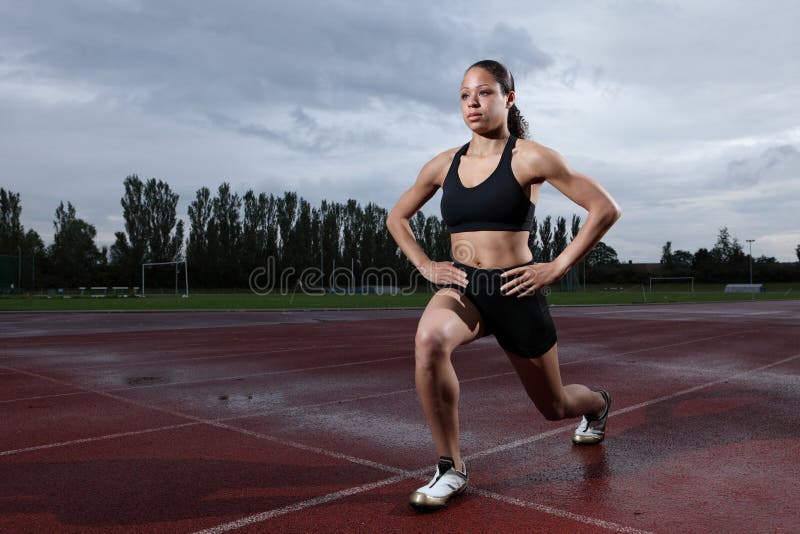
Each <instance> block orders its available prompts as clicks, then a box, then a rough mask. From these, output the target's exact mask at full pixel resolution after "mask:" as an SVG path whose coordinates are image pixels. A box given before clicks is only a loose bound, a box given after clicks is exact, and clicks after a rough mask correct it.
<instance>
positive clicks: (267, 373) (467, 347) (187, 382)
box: [0, 330, 756, 418]
mask: <svg viewBox="0 0 800 534" xmlns="http://www.w3.org/2000/svg"><path fill="white" fill-rule="evenodd" d="M755 331H756V330H739V331H736V332H731V333H728V334H720V335H717V336H710V337H702V338H698V339H689V340H686V341H678V342H676V343H669V344H666V345H657V346H655V347H645V348H642V349H635V350H630V351H626V352H616V353H614V354H606V355H603V356H595V357H593V358H584V359H582V360H573V361H569V362H563V363H560V364H559V366H563V365H575V364H579V363H585V362H592V361H596V360H604V359H608V358H617V357H619V356H627V355H629V354H637V353H640V352H648V351H651V350H659V349H668V348H672V347H678V346H681V345H689V344H692V343H700V342H702V341H709V340H712V339H719V338H723V337H729V336H737V335H741V334H747V333H750V332H755ZM462 347H463V348H462ZM485 349H486V347H484V346H473V345H472V343H468V344H466V345H461V346H460V347H459V348H458V353H459V354H461V353H464V352H475V351H478V350H485ZM403 359H409V360H411V359H413V356H393V357H390V358H381V359H377V360H360V361H353V362H346V363H336V364H330V365H320V366H315V367H300V368H296V369H282V370H278V371H265V372H263V373H253V374H249V375H240V376H233V377H222V378H207V379H206V378H204V379H202V380H185V381H182V382H166V383H161V384H150V385H144V386H131V387H126V388H112V389H102V390H93V389H87V388H83V387H82V386H81V388H82V389H84V391H76V392H71V393H56V394H53V395H38V396H35V397H21V398H17V399H9V400H2V401H0V404H6V403H11V402H22V401H29V400H39V399H49V398H54V397H69V396H72V395H81V394H83V393H85V392H91V393H96V392H103V393H118V392H122V391H132V390H138V389H150V388H158V387H169V386H173V385H193V384H204V383H207V382H217V381H224V380H239V379H242V378H250V377H257V376H272V375H279V374H292V373H301V372H304V371H318V370H323V369H334V368H338V367H350V366H354V365H362V364H370V363H383V362H388V361H393V360H403ZM9 369H11V368H10V367H9ZM31 372H33V371H31ZM504 374H514V373H513V372H509V373H504ZM491 376H500V375H491ZM480 379H481V378H480V377H479V378H477V379H468V380H480ZM65 383H66V382H65ZM72 387H77V386H72ZM405 391H407V390H398V391H396V392H394V391H393V392H389V393H387V395H394V394H395V393H402V392H405ZM382 395H383V394H377V396H379V397H380V396H382ZM364 398H365V399H368V398H374V397H373V396H367V397H364ZM355 400H359V399H355ZM336 402H338V401H336ZM331 404H333V403H331ZM236 417H237V418H238V417H242V416H236ZM244 417H251V416H249V415H248V416H244Z"/></svg>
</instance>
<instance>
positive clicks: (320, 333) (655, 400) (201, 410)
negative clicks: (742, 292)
mask: <svg viewBox="0 0 800 534" xmlns="http://www.w3.org/2000/svg"><path fill="white" fill-rule="evenodd" d="M551 311H552V314H553V317H554V320H555V321H556V326H557V328H558V331H559V360H560V363H561V373H562V378H563V381H564V383H584V384H587V385H590V386H600V385H602V386H603V387H605V388H606V389H608V390H609V391H610V392H611V394H612V399H613V405H612V411H611V418H610V420H609V423H608V430H607V435H606V440H605V441H604V442H603V443H602V444H601V445H598V446H590V447H578V446H573V445H572V444H571V442H570V439H569V438H570V435H571V432H572V430H573V429H574V427H575V426H576V424H577V422H578V421H577V420H567V421H547V420H545V419H544V418H543V417H542V416H541V415H540V414H539V413H538V412H537V411H536V409H535V407H534V406H533V405H532V404H531V402H530V401H529V400H528V398H527V396H526V395H525V392H524V389H523V388H522V386H521V384H520V383H519V379H518V378H517V377H516V375H515V374H514V373H513V371H512V368H511V366H510V365H509V362H508V361H507V359H506V358H505V356H504V355H503V353H502V351H501V350H500V349H499V347H498V346H497V344H496V341H495V340H494V338H491V337H487V338H483V339H480V340H478V341H475V342H473V343H470V344H468V345H464V346H461V347H459V348H458V349H456V351H455V352H454V354H453V361H454V365H455V368H456V371H457V373H458V376H459V379H460V381H461V399H460V405H459V406H460V418H461V435H460V441H461V447H462V453H463V454H464V456H465V458H466V461H467V463H468V468H469V471H470V489H469V490H468V492H467V493H465V494H464V495H462V496H459V497H457V498H455V499H453V500H452V501H451V502H450V504H449V505H448V508H447V509H445V510H442V511H440V512H438V513H434V514H419V513H416V512H414V511H413V510H412V509H411V508H410V507H409V506H408V504H407V498H408V494H409V493H410V492H411V491H413V490H414V489H415V488H416V487H418V486H419V485H420V484H421V483H422V482H423V481H425V480H427V479H428V478H429V477H430V475H431V473H432V469H433V467H432V466H433V462H434V460H435V451H434V450H433V445H432V440H431V437H430V434H429V431H428V429H427V426H426V425H425V421H424V416H423V414H422V411H421V408H420V405H419V401H418V399H417V396H416V391H415V386H414V379H413V365H414V364H413V352H414V347H413V338H414V333H415V329H416V325H417V321H418V319H419V316H420V314H421V309H407V310H346V311H332V310H331V311H309V312H304V311H291V312H282V311H269V312H250V311H248V312H192V313H185V312H184V313H179V312H148V313H136V312H134V313H100V312H92V313H18V314H0V421H2V427H3V432H2V433H0V471H1V472H2V473H3V476H2V477H0V531H3V532H6V531H7V532H32V531H35V532H186V531H195V530H202V529H205V528H215V529H216V530H215V531H217V532H225V531H230V530H235V531H243V532H264V531H273V532H309V531H315V532H316V531H319V532H342V531H382V532H383V531H388V532H391V531H396V532H430V531H433V530H438V529H440V528H441V525H442V521H447V524H448V525H449V528H450V529H451V530H452V531H454V532H475V531H486V532H488V531H493V532H498V531H535V532H564V531H569V532H574V531H580V532H594V531H597V532H607V531H628V532H636V531H655V532H676V531H679V532H716V531H723V532H732V531H737V532H742V531H747V532H793V531H796V528H797V525H798V524H800V517H799V516H798V513H797V507H796V503H797V502H798V501H799V500H800V490H798V487H797V483H796V480H797V467H796V462H797V458H798V457H800V415H799V414H798V411H797V406H799V405H800V329H798V324H800V301H780V302H736V303H720V304H686V305H679V304H670V305H657V306H653V305H650V306H602V307H597V306H587V307H553V308H552V310H551Z"/></svg>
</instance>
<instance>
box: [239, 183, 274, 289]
mask: <svg viewBox="0 0 800 534" xmlns="http://www.w3.org/2000/svg"><path fill="white" fill-rule="evenodd" d="M243 201H244V217H243V219H242V262H243V267H244V268H245V271H246V272H247V273H248V274H249V272H250V271H251V270H252V269H253V268H255V267H257V266H262V267H263V266H265V261H266V250H267V228H266V223H267V205H268V199H267V196H266V195H265V194H264V193H260V194H259V195H258V196H256V195H255V193H253V190H252V189H250V190H248V191H247V192H246V193H245V194H244V197H243Z"/></svg>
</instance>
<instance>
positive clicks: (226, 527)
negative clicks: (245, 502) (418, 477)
mask: <svg viewBox="0 0 800 534" xmlns="http://www.w3.org/2000/svg"><path fill="white" fill-rule="evenodd" d="M426 470H430V468H428V469H426ZM406 473H408V474H406ZM412 476H413V475H412V474H411V473H409V472H405V473H404V474H402V475H396V476H393V477H390V478H385V479H383V480H379V481H377V482H371V483H369V484H362V485H361V486H355V487H352V488H347V489H343V490H341V491H336V492H334V493H328V494H327V495H322V496H320V497H315V498H313V499H308V500H305V501H300V502H298V503H295V504H290V505H288V506H284V507H282V508H275V509H273V510H267V511H266V512H261V513H259V514H255V515H251V516H247V517H243V518H241V519H237V520H236V521H231V522H229V523H223V524H221V525H217V526H216V527H212V528H207V529H205V530H199V531H197V532H196V534H221V533H223V532H228V531H230V530H235V529H238V528H242V527H246V526H248V525H254V524H256V523H262V522H264V521H267V520H269V519H272V518H275V517H278V516H281V515H285V514H289V513H292V512H299V511H300V510H305V509H306V508H311V507H312V506H318V505H320V504H325V503H329V502H332V501H337V500H339V499H343V498H345V497H349V496H351V495H357V494H359V493H364V492H365V491H370V490H373V489H376V488H380V487H382V486H388V485H390V484H395V483H397V482H401V481H403V480H406V479H408V478H412Z"/></svg>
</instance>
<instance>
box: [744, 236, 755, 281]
mask: <svg viewBox="0 0 800 534" xmlns="http://www.w3.org/2000/svg"><path fill="white" fill-rule="evenodd" d="M745 241H747V243H748V244H749V245H750V254H749V255H750V283H751V284H752V283H753V241H755V239H746V240H745Z"/></svg>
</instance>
